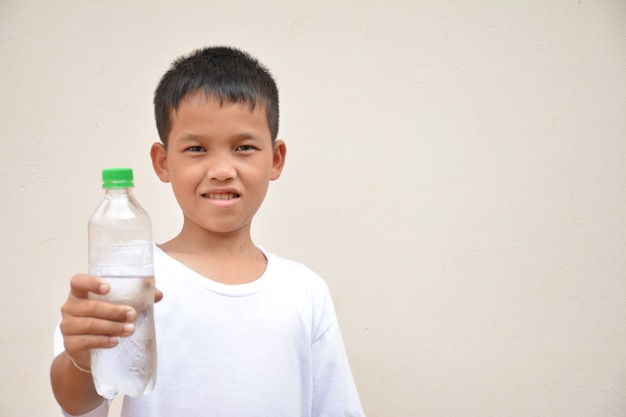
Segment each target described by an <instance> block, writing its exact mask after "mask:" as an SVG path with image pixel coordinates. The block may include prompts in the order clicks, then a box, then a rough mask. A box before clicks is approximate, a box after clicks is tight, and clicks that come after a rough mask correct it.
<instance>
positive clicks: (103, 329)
mask: <svg viewBox="0 0 626 417" xmlns="http://www.w3.org/2000/svg"><path fill="white" fill-rule="evenodd" d="M60 327H61V333H63V336H64V337H71V336H107V337H128V336H130V335H132V334H133V333H134V331H135V325H134V324H133V323H130V322H118V321H110V320H102V319H96V318H90V317H80V318H77V317H71V316H70V317H67V318H65V319H63V321H61V324H60Z"/></svg>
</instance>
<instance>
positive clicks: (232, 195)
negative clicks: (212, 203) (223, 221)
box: [208, 193, 239, 200]
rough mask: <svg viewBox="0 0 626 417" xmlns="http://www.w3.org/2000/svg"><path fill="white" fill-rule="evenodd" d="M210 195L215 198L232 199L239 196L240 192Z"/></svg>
mask: <svg viewBox="0 0 626 417" xmlns="http://www.w3.org/2000/svg"><path fill="white" fill-rule="evenodd" d="M208 197H209V198H210V199H213V200H231V199H233V198H237V197H239V194H235V193H220V194H209V195H208Z"/></svg>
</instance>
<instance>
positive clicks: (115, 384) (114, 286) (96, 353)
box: [89, 168, 157, 399]
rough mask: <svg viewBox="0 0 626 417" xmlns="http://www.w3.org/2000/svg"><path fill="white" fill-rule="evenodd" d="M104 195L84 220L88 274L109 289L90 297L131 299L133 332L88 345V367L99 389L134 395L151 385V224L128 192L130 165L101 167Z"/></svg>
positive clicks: (153, 351) (105, 394) (153, 343)
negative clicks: (103, 344) (106, 344)
mask: <svg viewBox="0 0 626 417" xmlns="http://www.w3.org/2000/svg"><path fill="white" fill-rule="evenodd" d="M102 181H103V188H104V190H105V196H104V199H103V200H102V202H101V203H100V205H99V206H98V208H97V209H96V211H95V212H94V213H93V215H92V216H91V218H90V220H89V274H90V275H93V276H97V277H100V278H103V279H105V280H106V281H107V282H108V283H109V284H110V286H111V291H110V292H109V293H108V294H107V295H105V296H98V295H95V294H91V295H90V296H91V298H94V299H100V300H105V301H108V302H111V303H116V304H124V305H130V306H132V307H133V308H134V309H135V310H136V311H137V320H136V321H135V332H134V333H133V335H131V336H130V337H126V338H121V340H120V342H119V344H118V345H117V346H115V347H114V348H111V349H92V351H91V372H92V376H93V380H94V384H95V386H96V390H97V391H98V393H99V394H100V395H101V396H103V397H105V398H108V399H112V398H114V397H115V396H116V395H118V394H120V395H129V396H131V397H139V396H141V395H144V394H147V393H149V392H150V391H152V389H153V388H154V384H155V379H156V365H157V360H156V358H157V352H156V337H155V331H154V316H153V305H154V288H155V287H154V264H153V258H152V225H151V222H150V218H149V217H148V215H147V214H146V212H145V211H144V210H143V209H142V208H141V206H140V205H139V204H138V203H137V201H136V200H135V198H134V197H133V195H132V192H131V189H132V187H133V171H132V169H130V168H112V169H105V170H103V171H102Z"/></svg>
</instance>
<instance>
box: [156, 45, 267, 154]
mask: <svg viewBox="0 0 626 417" xmlns="http://www.w3.org/2000/svg"><path fill="white" fill-rule="evenodd" d="M197 91H203V92H204V93H205V94H206V95H207V96H213V97H216V98H217V99H219V101H220V104H224V103H245V104H247V105H249V106H250V108H251V109H252V110H254V108H255V106H257V105H265V111H266V115H267V123H268V126H269V129H270V133H271V135H272V143H273V142H274V141H275V140H276V137H277V136H278V119H279V108H278V87H277V86H276V82H275V81H274V78H273V77H272V75H271V74H270V72H269V70H268V69H267V68H266V67H265V66H264V65H263V64H261V63H260V62H259V61H258V60H257V59H256V58H254V57H252V56H251V55H249V54H248V53H246V52H243V51H241V50H239V49H236V48H232V47H226V46H215V47H206V48H201V49H197V50H195V51H193V52H191V53H190V54H188V55H184V56H182V57H180V58H178V59H176V60H175V61H174V62H173V63H172V65H171V67H170V69H169V70H168V71H167V72H166V73H165V74H164V75H163V77H162V78H161V81H160V82H159V85H158V86H157V88H156V91H155V92H154V117H155V120H156V125H157V130H158V133H159V137H160V138H161V142H162V143H163V144H164V145H165V146H167V137H168V135H169V133H170V131H171V128H172V119H171V116H172V112H174V111H176V109H178V106H179V105H180V102H181V101H182V100H183V99H184V98H185V97H186V96H188V95H189V94H192V93H195V92H197Z"/></svg>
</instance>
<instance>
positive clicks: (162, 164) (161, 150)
mask: <svg viewBox="0 0 626 417" xmlns="http://www.w3.org/2000/svg"><path fill="white" fill-rule="evenodd" d="M150 158H151V159H152V168H153V169H154V172H155V173H156V174H157V177H159V179H160V180H161V181H163V182H170V173H169V171H168V170H167V151H166V150H165V146H163V144H162V143H158V142H156V143H153V144H152V147H151V148H150Z"/></svg>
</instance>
